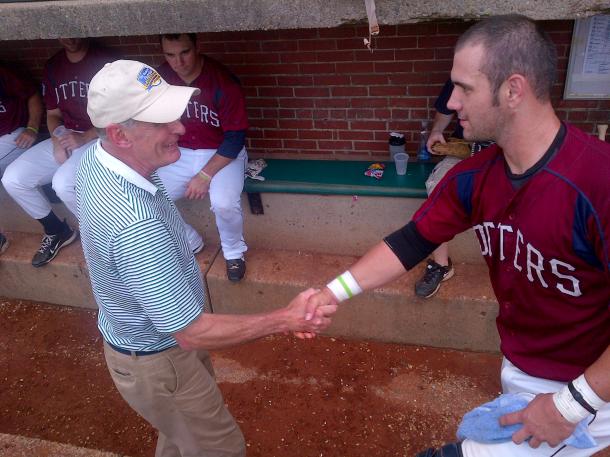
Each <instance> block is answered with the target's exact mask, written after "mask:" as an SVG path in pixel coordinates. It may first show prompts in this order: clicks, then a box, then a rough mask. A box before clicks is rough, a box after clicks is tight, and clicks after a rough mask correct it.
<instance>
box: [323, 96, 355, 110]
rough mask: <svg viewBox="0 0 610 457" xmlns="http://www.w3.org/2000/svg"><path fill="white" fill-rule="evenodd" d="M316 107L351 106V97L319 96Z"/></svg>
mask: <svg viewBox="0 0 610 457" xmlns="http://www.w3.org/2000/svg"><path fill="white" fill-rule="evenodd" d="M315 104H316V108H349V106H350V99H349V98H317V99H316V100H315Z"/></svg>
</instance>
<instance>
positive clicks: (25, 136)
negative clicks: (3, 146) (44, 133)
mask: <svg viewBox="0 0 610 457" xmlns="http://www.w3.org/2000/svg"><path fill="white" fill-rule="evenodd" d="M37 136H38V134H37V133H36V132H34V131H33V130H31V129H23V131H22V132H21V133H20V134H19V136H18V137H17V138H15V144H16V145H17V147H19V148H21V149H27V148H29V147H30V146H32V145H33V144H34V141H36V137H37Z"/></svg>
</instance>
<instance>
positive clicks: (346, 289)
mask: <svg viewBox="0 0 610 457" xmlns="http://www.w3.org/2000/svg"><path fill="white" fill-rule="evenodd" d="M326 287H328V288H329V289H330V291H331V292H332V293H333V295H334V296H335V297H336V298H337V300H339V302H342V301H345V300H347V299H348V298H352V297H353V296H354V295H358V294H360V293H362V288H361V287H360V285H358V283H357V282H356V279H354V277H353V276H352V274H351V273H350V272H349V270H347V271H345V273H343V274H340V275H339V276H337V277H336V278H335V279H333V280H332V281H331V282H329V283H328V284H327V285H326Z"/></svg>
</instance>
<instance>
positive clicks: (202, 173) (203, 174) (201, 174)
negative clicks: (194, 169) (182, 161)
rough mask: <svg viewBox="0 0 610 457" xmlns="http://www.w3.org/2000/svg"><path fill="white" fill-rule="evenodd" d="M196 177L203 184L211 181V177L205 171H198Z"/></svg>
mask: <svg viewBox="0 0 610 457" xmlns="http://www.w3.org/2000/svg"><path fill="white" fill-rule="evenodd" d="M197 175H198V176H199V177H200V178H201V179H202V180H203V181H205V182H207V183H209V182H210V181H212V177H211V176H210V175H209V174H207V173H206V172H205V171H203V170H200V171H199V173H197Z"/></svg>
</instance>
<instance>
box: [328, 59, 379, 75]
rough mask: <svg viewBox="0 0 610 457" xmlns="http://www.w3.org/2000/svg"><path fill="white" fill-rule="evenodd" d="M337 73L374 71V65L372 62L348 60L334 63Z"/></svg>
mask: <svg viewBox="0 0 610 457" xmlns="http://www.w3.org/2000/svg"><path fill="white" fill-rule="evenodd" d="M336 68H337V73H340V74H349V73H374V70H375V67H374V64H373V62H357V63H356V62H348V63H338V64H337V65H336Z"/></svg>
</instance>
